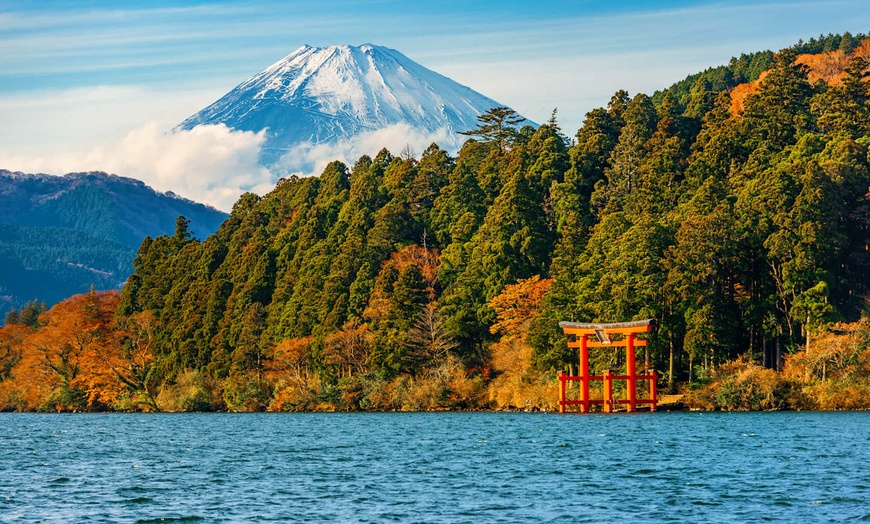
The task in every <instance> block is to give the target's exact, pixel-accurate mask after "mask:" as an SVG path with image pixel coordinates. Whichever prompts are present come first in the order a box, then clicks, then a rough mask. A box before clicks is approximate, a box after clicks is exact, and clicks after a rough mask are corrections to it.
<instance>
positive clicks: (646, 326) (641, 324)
mask: <svg viewBox="0 0 870 524" xmlns="http://www.w3.org/2000/svg"><path fill="white" fill-rule="evenodd" d="M559 327H561V328H562V330H563V331H564V332H565V334H566V335H567V336H568V347H569V348H577V349H578V350H579V355H578V356H579V357H580V366H579V375H578V376H576V377H571V376H567V375H565V374H564V373H562V372H560V373H559V412H560V413H565V412H567V407H568V406H569V405H578V406H579V407H580V412H581V413H589V412H590V411H591V409H592V406H593V405H595V404H600V405H601V406H602V409H603V411H604V412H605V413H612V412H613V411H614V410H615V407H616V405H618V404H624V405H625V406H626V409H627V410H628V411H629V412H632V411H636V410H637V406H638V404H648V405H649V408H650V411H655V410H656V404H657V403H658V398H657V395H656V383H657V381H658V374H657V373H656V372H655V371H650V372H649V373H648V374H646V375H638V374H637V365H636V354H635V348H636V347H643V346H646V344H647V342H646V340H639V339H637V338H635V336H636V335H637V334H638V333H647V332H650V331H652V330H653V329H655V320H654V319H648V320H639V321H635V322H618V323H611V324H586V323H579V322H559ZM611 335H616V336H618V337H621V338H620V339H619V340H614V339H613V338H611ZM590 337H594V340H593V339H590ZM593 347H625V353H626V354H625V361H626V365H625V375H613V374H611V373H610V371H605V372H604V375H602V376H590V375H589V349H590V348H593ZM614 380H625V381H626V397H627V398H625V399H619V400H614V399H613V381H614ZM638 380H642V381H645V380H648V381H649V397H648V398H638V397H637V381H638ZM569 381H577V382H580V393H579V397H580V398H579V399H577V400H569V399H568V398H567V383H568V382H569ZM591 381H601V382H603V385H604V388H603V390H604V391H603V398H602V399H601V400H597V399H596V400H593V399H592V398H590V396H589V384H590V382H591Z"/></svg>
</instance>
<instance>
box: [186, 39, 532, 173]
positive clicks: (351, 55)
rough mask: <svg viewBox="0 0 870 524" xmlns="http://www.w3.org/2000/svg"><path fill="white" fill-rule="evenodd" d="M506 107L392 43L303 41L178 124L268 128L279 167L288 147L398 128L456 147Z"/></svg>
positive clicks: (271, 157) (270, 158)
mask: <svg viewBox="0 0 870 524" xmlns="http://www.w3.org/2000/svg"><path fill="white" fill-rule="evenodd" d="M499 105H502V104H499V103H498V102H496V101H495V100H492V99H491V98H488V97H486V96H483V95H481V94H480V93H477V92H476V91H474V90H472V89H470V88H468V87H466V86H463V85H461V84H459V83H457V82H454V81H453V80H450V79H449V78H447V77H445V76H442V75H440V74H438V73H436V72H434V71H431V70H429V69H427V68H425V67H423V66H421V65H420V64H417V63H416V62H414V61H412V60H411V59H409V58H408V57H406V56H405V55H403V54H402V53H399V52H398V51H395V50H393V49H389V48H386V47H381V46H376V45H371V44H365V45H361V46H359V47H354V46H347V45H343V46H330V47H310V46H303V47H301V48H299V49H297V50H296V51H295V52H293V53H292V54H290V55H289V56H287V57H286V58H284V59H283V60H281V61H279V62H277V63H275V64H274V65H272V66H271V67H269V68H268V69H266V70H265V71H263V72H262V73H260V74H258V75H256V76H254V77H252V78H250V79H249V80H247V81H245V82H243V83H242V84H240V85H239V86H238V87H236V88H235V89H233V90H232V91H230V92H229V93H227V94H226V95H225V96H224V97H222V98H221V99H220V100H218V101H217V102H215V103H213V104H211V105H210V106H208V107H206V108H205V109H203V110H202V111H200V112H199V113H196V114H195V115H193V116H191V117H190V118H188V119H187V120H185V121H184V122H182V123H181V124H180V125H179V126H178V128H177V129H183V130H189V129H192V128H194V127H195V126H197V125H201V124H221V123H222V124H225V125H226V126H227V127H230V128H233V129H237V130H241V131H254V132H259V131H261V130H263V129H268V132H267V138H266V142H265V144H264V146H263V151H262V154H261V162H262V163H264V164H266V165H274V164H276V163H277V162H278V160H279V159H280V158H281V157H282V155H285V154H286V153H288V152H292V151H294V150H295V151H298V150H300V148H306V147H307V148H311V147H316V146H320V145H333V144H340V143H343V142H349V141H353V140H355V139H358V138H359V137H360V136H364V135H365V134H367V133H371V132H376V131H378V130H383V129H386V128H390V127H391V126H407V127H402V128H401V129H408V130H412V131H413V132H414V133H416V134H417V135H418V136H431V137H437V138H440V139H441V140H440V145H441V146H442V147H444V148H446V149H454V150H455V149H458V147H459V146H460V145H461V143H462V142H463V141H464V137H462V136H460V135H458V134H457V133H458V132H460V131H467V130H470V129H474V128H475V127H476V126H477V116H478V115H480V114H481V113H483V112H485V111H487V110H488V109H490V108H492V107H496V106H499ZM530 123H531V122H530ZM384 145H387V144H384ZM375 152H376V151H375ZM284 163H285V164H286V160H285V162H284Z"/></svg>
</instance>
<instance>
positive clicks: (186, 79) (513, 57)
mask: <svg viewBox="0 0 870 524" xmlns="http://www.w3.org/2000/svg"><path fill="white" fill-rule="evenodd" d="M844 31H850V32H852V33H858V32H868V31H870V2H866V0H842V1H838V0H832V1H805V2H781V1H767V2H710V1H679V0H673V1H663V2H652V1H631V0H623V1H621V2H609V1H607V2H604V1H601V2H592V1H568V0H537V1H512V0H499V1H490V0H484V1H477V2H469V1H467V0H466V1H460V0H439V1H429V2H416V1H415V2H410V1H403V2H399V1H357V0H342V1H333V2H330V1H325V0H321V1H319V2H313V1H306V2H298V1H269V0H267V1H253V2H214V1H203V2H192V1H169V0H162V1H117V2H108V1H106V2H98V1H90V2H76V1H63V2H60V1H56V2H52V1H10V0H0V122H4V123H5V125H0V168H7V169H21V170H33V169H40V168H41V169H42V170H46V171H52V170H54V171H57V170H59V169H62V168H64V166H66V165H69V166H70V167H73V166H81V167H75V168H76V169H84V168H89V169H102V168H104V167H101V166H100V165H97V164H98V163H99V161H100V159H104V158H107V157H109V156H110V154H109V153H107V151H109V150H111V149H112V148H114V147H117V143H118V141H119V140H122V139H123V138H124V137H125V136H128V134H129V133H130V132H131V130H135V129H137V128H140V127H141V126H143V125H145V124H146V123H150V124H152V125H153V126H154V127H155V129H162V130H164V131H165V130H167V129H171V128H172V126H174V125H175V124H176V123H178V122H180V121H181V120H183V119H184V118H186V117H187V116H189V115H190V114H192V113H194V112H196V111H198V110H199V109H201V108H202V107H204V106H205V105H207V104H209V103H211V102H212V101H214V100H215V99H217V98H218V97H220V96H221V95H222V94H223V93H225V92H227V91H229V90H230V89H231V88H233V87H234V86H235V85H237V84H238V83H240V82H241V81H243V80H245V79H246V78H248V77H250V76H252V75H254V74H256V73H258V72H259V71H261V70H262V69H264V68H266V67H267V66H269V65H270V64H272V63H274V62H276V61H277V60H279V59H281V58H282V57H283V56H285V55H287V54H289V53H291V52H292V51H293V50H294V49H296V48H298V47H299V46H301V45H303V44H309V45H315V46H322V45H332V44H362V43H367V42H369V43H374V44H379V45H385V46H387V47H392V48H394V49H397V50H399V51H401V52H402V53H404V54H405V55H407V56H408V57H409V58H411V59H413V60H415V61H417V62H419V63H421V64H423V65H424V66H426V67H429V68H431V69H434V70H435V71H438V72H439V73H442V74H444V75H446V76H449V77H451V78H453V79H454V80H456V81H458V82H460V83H462V84H465V85H468V86H469V87H471V88H473V89H475V90H477V91H480V92H481V93H483V94H485V95H487V96H489V97H492V98H494V99H496V100H498V101H499V102H501V103H503V104H506V105H509V106H511V107H513V108H515V109H517V110H518V111H519V112H521V113H523V114H525V115H526V116H528V117H529V118H531V119H533V120H537V121H544V120H546V119H547V118H548V117H549V115H550V112H551V111H552V109H553V108H554V107H558V108H559V119H560V122H561V123H562V126H563V129H564V131H566V132H567V133H568V134H571V135H573V134H574V133H575V132H576V130H577V128H578V127H579V126H580V124H581V122H582V119H583V115H584V114H585V113H586V112H587V111H589V110H590V109H592V108H594V107H598V106H602V105H604V104H606V102H607V100H608V99H609V98H610V95H611V94H612V93H613V92H614V91H616V90H617V89H620V88H624V89H627V90H628V91H629V92H630V93H636V92H640V91H642V92H647V93H651V92H652V91H654V90H655V89H658V88H661V87H665V86H667V85H670V84H671V83H673V82H675V81H677V80H680V79H681V78H683V77H685V76H686V75H688V74H690V73H693V72H697V71H699V70H701V69H704V68H706V67H709V66H715V65H719V64H722V63H725V62H727V61H728V59H729V58H730V57H731V56H734V55H739V54H740V53H743V52H752V51H757V50H762V49H772V50H777V49H780V48H782V47H785V46H788V45H791V44H793V43H794V42H796V41H797V40H798V39H799V38H805V39H806V38H808V37H810V36H814V35H818V34H820V33H829V32H833V33H841V32H844ZM95 151H97V152H98V153H99V154H97V153H95ZM73 158H77V159H78V160H77V161H76V162H77V163H76V162H74V161H73V160H72V159H73ZM86 158H91V159H92V160H91V162H92V164H93V165H91V164H88V163H87V162H88V161H87V160H83V159H86ZM60 159H64V161H63V162H61V160H60ZM64 162H66V164H64ZM119 174H124V173H119ZM169 179H171V177H169V176H168V175H167V180H169ZM164 185H166V184H164ZM162 189H172V188H170V187H164V188H162ZM193 196H196V195H193Z"/></svg>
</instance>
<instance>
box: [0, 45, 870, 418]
mask: <svg viewBox="0 0 870 524" xmlns="http://www.w3.org/2000/svg"><path fill="white" fill-rule="evenodd" d="M861 36H863V35H861ZM850 38H854V37H851V36H850ZM836 39H839V40H837V42H838V43H837V46H836V47H835V48H832V49H835V50H836V51H837V52H839V53H843V54H844V56H846V55H848V59H849V61H848V65H847V66H846V67H845V69H844V70H843V71H841V72H838V74H837V76H836V80H832V81H831V82H824V81H818V82H815V83H810V81H809V80H808V74H809V72H810V67H808V66H807V65H804V64H803V63H801V62H800V61H799V60H798V59H799V53H798V51H801V52H804V51H807V50H808V49H804V48H805V47H812V48H813V49H815V48H814V47H813V46H818V45H821V46H822V47H823V49H827V47H828V46H829V44H830V45H831V46H833V45H834V44H833V40H836ZM822 40H824V42H823V43H820V42H819V41H818V40H815V39H813V40H811V41H810V42H808V43H800V44H798V46H796V47H795V48H790V49H784V50H782V51H780V52H778V53H776V54H775V55H773V54H772V53H757V54H753V55H743V56H742V57H740V58H739V59H735V60H733V61H732V62H731V64H729V65H728V66H725V67H724V68H717V69H711V70H708V71H706V72H704V73H701V74H699V75H693V76H691V77H689V78H688V79H687V80H686V81H684V82H682V83H679V84H675V85H674V86H673V87H671V88H670V89H668V90H665V91H663V92H661V93H657V94H656V95H654V96H652V97H651V96H648V95H645V94H636V95H633V96H632V95H630V94H629V93H627V92H625V91H619V92H617V93H616V94H614V96H613V97H612V98H611V100H610V101H609V103H608V104H607V106H606V107H602V108H598V109H594V110H592V111H590V112H589V113H588V114H587V115H586V119H585V121H584V123H583V126H582V127H581V128H580V130H579V131H577V133H576V134H575V135H574V137H573V138H572V139H569V138H568V137H566V136H565V135H564V134H563V133H562V130H561V129H560V127H559V124H558V122H557V119H556V113H555V111H554V114H553V117H552V118H551V119H550V121H549V122H547V123H546V124H543V125H541V126H540V127H539V128H537V129H534V128H532V127H529V126H526V127H516V125H517V124H518V122H517V121H516V120H515V119H512V117H513V116H514V115H510V114H501V113H499V114H494V113H488V114H486V115H482V116H481V119H480V120H481V130H482V131H481V132H476V133H472V136H474V137H475V138H473V139H469V140H468V141H467V142H466V143H465V145H464V146H463V147H462V149H461V151H459V153H458V155H457V156H456V157H455V158H454V157H452V156H451V155H449V154H447V152H445V151H444V150H442V149H440V148H439V147H438V146H437V145H435V144H433V145H431V146H430V147H429V148H427V149H426V150H425V151H423V152H422V153H421V154H420V155H419V157H418V158H416V157H414V155H411V154H405V155H403V156H401V157H394V156H393V155H392V154H391V153H390V152H388V151H386V150H382V151H381V152H380V153H378V154H377V155H376V156H375V157H374V158H371V157H368V156H363V157H361V158H360V159H359V160H358V161H357V162H356V163H355V164H354V165H353V166H346V165H344V164H342V163H340V162H333V163H332V164H330V165H329V166H328V167H327V168H326V169H325V170H324V172H323V173H322V174H321V175H320V176H319V177H311V178H296V177H290V178H288V179H286V180H282V181H280V182H279V183H278V185H277V187H276V188H275V190H274V191H272V192H271V193H269V194H268V195H265V196H264V197H262V198H260V197H258V196H256V195H253V194H246V195H243V196H242V197H241V198H240V199H239V201H238V202H237V203H236V205H235V206H234V208H233V210H232V213H231V214H230V216H229V218H228V219H227V220H226V222H224V223H223V225H222V226H221V227H220V229H219V230H218V231H217V233H215V234H214V235H212V236H210V237H208V238H206V239H205V240H203V241H198V240H195V239H193V238H192V236H191V234H190V231H189V228H188V224H187V221H186V220H185V219H183V218H180V219H179V220H178V223H177V227H176V231H175V234H174V235H172V236H159V237H156V238H147V239H146V240H145V241H144V242H143V243H142V245H141V247H140V249H139V252H138V256H137V258H136V261H135V264H134V265H135V272H134V274H133V275H132V276H131V277H130V279H129V281H128V283H127V285H126V286H125V287H124V289H123V291H122V293H121V294H120V296H119V297H114V298H112V297H110V298H103V299H102V302H101V301H100V300H98V296H99V295H93V294H92V298H91V299H89V300H91V302H93V304H92V305H91V306H90V307H91V310H92V312H93V313H92V314H93V315H95V316H94V317H93V318H94V319H97V317H99V315H98V312H99V311H102V309H101V308H100V307H98V306H97V303H98V302H99V303H100V304H103V303H109V304H110V305H111V306H114V305H117V308H116V309H115V310H114V312H115V317H114V320H112V322H116V323H118V325H120V326H123V329H122V328H118V329H119V330H121V329H122V331H123V332H122V333H121V334H120V335H118V334H116V335H113V336H115V337H119V338H117V340H120V342H117V344H120V345H121V346H122V347H126V348H128V350H127V354H135V353H130V349H129V348H133V347H137V348H139V350H140V352H141V351H144V350H143V349H142V348H143V347H145V349H147V358H145V357H141V356H140V360H141V359H145V360H142V361H143V362H145V361H147V365H148V372H147V376H146V375H142V376H141V377H140V378H135V379H133V378H130V375H129V374H128V375H125V377H127V381H128V382H131V383H135V384H136V387H135V388H133V389H130V388H132V386H130V387H129V388H128V389H130V391H133V390H135V391H136V392H137V393H136V395H138V396H134V395H133V394H132V393H130V394H129V395H128V397H125V398H128V399H129V398H138V399H139V400H138V401H137V402H139V404H140V405H144V406H146V407H148V408H152V409H154V408H156V407H157V406H158V404H161V403H162V404H163V405H162V406H161V409H171V408H178V409H194V408H195V409H202V408H204V407H212V408H221V409H225V408H226V409H264V408H266V407H269V408H270V409H327V408H331V409H336V408H339V409H418V408H423V409H425V408H438V407H442V408H443V407H482V406H507V405H512V406H521V405H522V402H526V403H527V404H528V403H529V402H532V403H536V402H537V403H540V399H539V398H538V397H535V395H536V394H537V393H535V392H532V389H533V388H532V387H531V386H530V385H529V384H535V383H537V384H546V383H548V381H549V380H551V378H549V377H551V375H548V374H549V373H552V372H553V371H555V370H558V369H567V368H569V367H570V366H572V365H574V364H575V363H576V362H575V359H576V355H573V354H572V353H571V352H569V351H568V349H567V347H566V345H565V340H564V338H563V336H562V334H561V332H560V330H559V327H558V321H560V320H574V321H601V322H612V321H624V320H631V319H640V318H655V319H656V320H657V321H658V325H659V326H661V327H660V329H659V331H658V332H657V333H656V334H655V335H654V336H653V337H652V339H651V341H650V344H649V346H648V348H647V350H646V352H645V353H644V354H642V355H641V357H640V358H643V359H644V360H645V364H646V365H648V367H653V368H656V369H659V370H663V371H664V377H665V381H666V384H664V385H665V386H667V387H668V388H670V389H672V390H673V389H675V388H676V387H677V385H678V384H679V383H680V382H684V381H687V380H691V379H692V378H693V373H696V372H697V370H698V369H699V367H700V369H702V370H707V369H708V368H713V367H715V366H719V365H721V364H724V363H725V362H728V361H733V360H735V359H738V358H743V359H746V360H747V361H748V362H752V363H754V364H755V365H757V366H762V367H765V368H770V369H774V370H775V369H778V368H780V367H781V366H782V363H783V360H784V355H786V354H789V353H793V352H795V351H796V350H797V349H798V348H804V349H806V350H807V352H809V351H810V350H811V348H812V347H813V344H816V343H817V342H816V340H817V338H819V337H823V336H825V334H826V333H827V331H826V330H827V327H828V326H829V325H830V324H831V323H832V322H834V321H848V322H854V321H857V320H858V319H859V318H860V317H861V316H862V314H863V313H866V312H867V311H866V309H867V307H868V302H867V297H868V292H870V289H868V282H870V279H868V276H870V275H868V271H870V251H868V245H870V200H868V198H870V195H868V188H870V162H868V146H870V135H868V132H870V103H868V99H870V89H868V83H867V82H866V81H865V76H866V72H867V70H868V63H867V61H866V59H867V57H868V56H870V45H868V44H867V43H864V44H861V43H860V42H858V41H857V40H854V41H851V42H850V43H847V44H846V47H845V48H844V47H843V45H844V44H843V43H842V42H843V41H845V40H846V37H845V36H837V37H836V38H834V37H831V38H830V39H829V38H828V37H822ZM829 40H830V41H829ZM832 52H833V51H832ZM762 72H763V73H764V75H762ZM736 82H757V88H756V89H755V90H754V91H753V92H751V93H749V94H747V95H746V97H745V99H744V100H743V101H742V110H740V111H735V110H734V105H733V104H732V99H731V94H730V92H731V90H732V89H734V88H735V86H736V85H737V84H736ZM497 109H498V110H500V111H503V110H504V109H505V108H497ZM493 123H496V124H497V125H496V126H495V127H494V128H492V127H491V128H486V127H485V126H492V125H493ZM487 129H489V131H492V132H489V131H487ZM86 302H87V301H85V302H84V303H86ZM69 314H72V313H69ZM60 315H61V314H60V313H57V314H55V313H54V310H52V311H49V312H48V313H47V314H46V315H44V316H45V317H46V319H45V322H46V323H47V324H46V325H47V326H49V327H50V326H52V325H53V323H56V322H59V321H60V320H59V318H60ZM40 318H43V317H40ZM100 318H102V317H100ZM103 320H104V321H105V322H109V321H108V320H106V319H103ZM94 322H95V323H96V324H100V322H102V321H99V322H98V321H97V320H94ZM96 324H95V325H96ZM13 327H14V326H13ZM20 328H21V329H22V330H23V329H25V328H24V327H23V326H21V327H20ZM16 329H18V327H16ZM26 329H31V330H33V329H35V330H36V332H37V333H38V332H39V330H40V329H43V328H39V327H36V328H33V327H29V328H26ZM58 329H60V328H58ZM94 329H95V330H96V331H99V330H98V329H97V328H94ZM10 336H11V335H10ZM16 336H21V337H24V336H25V335H22V334H21V333H18V335H16ZM106 336H108V335H106ZM146 339H147V347H146V346H143V342H142V341H143V340H146ZM100 340H104V339H100ZM134 340H135V341H138V342H136V343H135V344H134V342H133V341H134ZM100 343H101V344H102V342H100ZM94 344H96V343H94ZM136 344H138V345H136ZM96 346H99V344H96V345H95V346H94V347H96ZM83 351H84V350H83ZM93 351H98V350H97V349H94V350H93ZM99 351H105V350H99ZM122 353H123V352H122ZM9 354H11V353H9ZM112 355H114V354H112ZM0 356H2V353H0ZM121 356H123V355H121ZM116 357H117V356H112V357H111V358H116ZM11 358H12V357H9V359H11ZM16 358H19V359H21V358H23V357H21V356H20V355H19V357H16ZM117 358H121V357H117ZM596 358H597V359H598V361H597V362H596V363H595V366H597V367H599V368H602V369H603V368H615V367H616V366H617V365H619V362H618V359H619V358H620V357H619V356H618V355H616V354H609V353H607V352H601V353H600V354H598V355H597V356H596ZM108 359H109V357H106V358H104V360H108ZM7 369H11V368H10V367H7ZM9 373H12V372H11V371H7V374H9ZM106 373H108V372H106ZM116 374H117V373H116ZM10 376H11V375H10ZM508 378H509V379H510V380H511V381H512V382H511V384H513V386H510V387H509V385H508V384H507V383H506V381H507V379H508ZM500 380H501V382H500ZM536 381H537V382H536ZM125 383H126V382H125ZM0 384H2V383H0ZM65 384H66V386H65V387H67V389H70V388H72V386H71V385H70V384H74V382H71V381H70V380H67V381H66V382H65ZM522 384H525V386H523V385H522ZM128 385H129V384H128ZM511 387H514V388H520V389H522V388H525V389H523V391H524V393H523V395H525V396H524V397H522V396H520V397H522V398H519V399H518V397H517V395H514V394H512V393H511V392H510V391H509V390H510V388H511ZM542 387H543V386H542ZM137 388H138V389H137ZM149 388H150V389H149ZM160 388H162V390H160ZM486 388H489V389H488V390H487V389H486ZM530 388H531V389H530ZM74 389H75V388H72V390H74ZM158 390H160V391H162V393H161V392H160V391H158ZM487 391H488V392H487ZM191 392H193V393H191ZM0 394H2V391H0ZM161 394H162V395H163V396H162V397H161ZM197 395H198V396H197ZM70 398H73V399H74V398H80V399H81V400H80V402H85V400H84V399H86V395H83V394H82V395H79V397H75V395H72V396H71V397H70ZM179 399H181V400H179ZM191 399H194V400H191ZM523 399H525V400H523ZM61 404H62V403H61ZM22 405H23V404H22ZM55 405H58V404H55ZM131 405H135V402H134V403H133V404H131ZM90 406H91V407H93V406H92V405H90ZM78 407H79V408H82V409H85V408H86V406H85V405H84V404H80V405H78Z"/></svg>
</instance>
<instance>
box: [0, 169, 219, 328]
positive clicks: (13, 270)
mask: <svg viewBox="0 0 870 524" xmlns="http://www.w3.org/2000/svg"><path fill="white" fill-rule="evenodd" d="M179 215H184V216H185V217H186V218H188V219H189V220H190V221H191V229H192V230H193V231H194V232H195V233H197V234H199V235H200V236H203V237H205V236H207V235H210V234H211V233H213V232H214V231H216V230H217V228H218V226H219V225H220V223H221V222H223V220H224V219H225V218H226V214H224V213H222V212H220V211H218V210H216V209H213V208H210V207H207V206H204V205H202V204H197V203H195V202H192V201H190V200H186V199H183V198H179V197H177V196H175V195H173V194H171V193H169V194H163V193H158V192H157V191H154V190H153V189H151V188H150V187H148V186H146V185H145V184H144V183H143V182H140V181H138V180H134V179H131V178H123V177H118V176H114V175H108V174H106V173H101V172H93V173H71V174H68V175H65V176H51V175H32V174H24V173H12V172H10V171H5V170H0V319H2V316H3V315H5V312H6V311H7V310H8V309H9V308H10V307H18V306H20V305H21V304H23V303H24V302H26V301H27V300H30V299H33V298H38V299H39V300H41V301H45V302H47V303H49V304H51V303H54V302H56V301H58V300H61V299H63V298H65V297H68V296H70V295H72V294H75V293H81V292H83V291H87V290H88V288H89V287H90V286H91V285H92V284H93V285H94V287H96V288H97V289H111V288H116V287H119V286H121V285H122V284H123V283H124V281H125V280H126V279H127V276H128V275H129V274H130V272H131V271H132V270H133V267H132V262H133V258H134V257H135V256H136V250H137V249H138V247H139V245H140V244H141V243H142V239H143V238H145V237H146V236H149V235H150V236H156V235H160V234H172V233H173V232H174V229H175V220H176V218H177V217H178V216H179Z"/></svg>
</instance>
